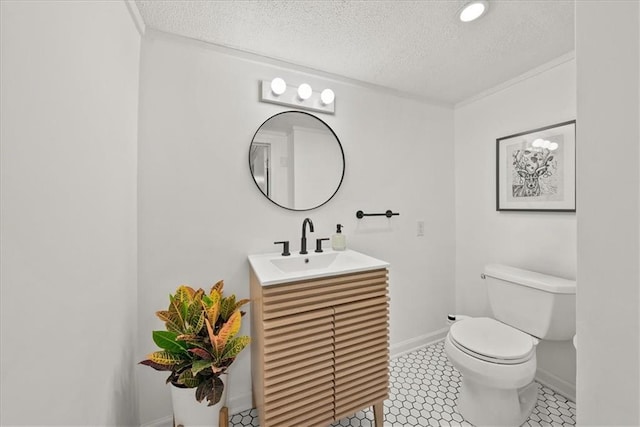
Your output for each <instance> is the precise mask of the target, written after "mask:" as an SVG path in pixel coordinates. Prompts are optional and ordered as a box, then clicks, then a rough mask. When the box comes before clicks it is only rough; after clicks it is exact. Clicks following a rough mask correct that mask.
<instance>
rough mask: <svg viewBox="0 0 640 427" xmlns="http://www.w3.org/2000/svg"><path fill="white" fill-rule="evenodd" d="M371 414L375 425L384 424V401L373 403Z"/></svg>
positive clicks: (377, 426) (378, 426) (381, 426)
mask: <svg viewBox="0 0 640 427" xmlns="http://www.w3.org/2000/svg"><path fill="white" fill-rule="evenodd" d="M373 416H374V418H375V421H376V427H383V426H384V401H380V402H378V403H376V404H375V405H373Z"/></svg>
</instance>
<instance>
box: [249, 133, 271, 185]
mask: <svg viewBox="0 0 640 427" xmlns="http://www.w3.org/2000/svg"><path fill="white" fill-rule="evenodd" d="M270 151H271V145H270V144H263V143H261V142H256V143H253V144H251V151H250V152H249V167H250V168H251V174H252V175H253V179H254V180H255V182H256V184H257V185H258V188H259V189H260V191H262V193H263V194H265V195H266V196H267V197H269V195H270V194H271V191H270V185H269V184H270V183H269V161H270V160H271V153H270Z"/></svg>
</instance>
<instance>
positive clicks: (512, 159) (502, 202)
mask: <svg viewBox="0 0 640 427" xmlns="http://www.w3.org/2000/svg"><path fill="white" fill-rule="evenodd" d="M496 171H497V176H496V210H498V211H551V212H575V211H576V121H575V120H572V121H569V122H563V123H558V124H555V125H551V126H545V127H542V128H539V129H534V130H530V131H527V132H521V133H517V134H515V135H509V136H505V137H503V138H498V139H497V140H496Z"/></svg>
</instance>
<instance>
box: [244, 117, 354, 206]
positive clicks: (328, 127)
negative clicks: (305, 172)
mask: <svg viewBox="0 0 640 427" xmlns="http://www.w3.org/2000/svg"><path fill="white" fill-rule="evenodd" d="M287 113H299V114H306V115H307V116H310V117H313V118H314V119H316V120H319V121H320V122H321V123H322V124H323V125H325V126H326V127H327V129H329V131H331V134H333V137H334V138H335V139H336V141H337V142H338V147H339V148H340V153H341V154H342V176H341V177H340V182H339V183H338V186H337V187H336V191H334V192H333V194H332V195H331V196H330V197H329V198H328V199H327V200H325V201H324V202H322V203H320V204H319V205H317V206H314V207H311V208H307V209H294V208H289V207H287V206H282V205H281V204H279V203H277V202H275V201H273V200H272V199H271V198H270V197H268V196H267V195H266V194H264V192H263V191H262V189H261V188H260V186H259V185H258V183H257V182H256V180H255V179H254V178H253V174H251V145H253V142H254V140H255V139H256V135H258V132H260V129H262V126H264V125H265V123H267V122H268V121H269V120H271V119H273V118H274V117H277V116H279V115H281V114H287ZM248 151H249V153H248V155H247V159H248V161H249V174H250V176H251V179H252V180H253V183H254V184H255V186H256V188H257V189H258V191H259V192H260V194H262V195H263V196H264V197H266V198H267V200H269V201H270V202H271V203H273V204H274V205H276V206H279V207H281V208H283V209H287V210H289V211H295V212H304V211H310V210H313V209H318V208H319V207H320V206H323V205H325V204H327V203H328V202H329V200H331V199H333V197H334V196H335V195H336V193H337V192H338V190H339V189H340V187H341V186H342V181H344V172H345V170H346V167H347V163H346V160H345V155H344V149H343V148H342V143H341V142H340V138H338V135H336V133H335V132H334V131H333V129H331V126H329V125H328V124H327V123H326V122H325V121H324V120H322V119H321V118H320V117H317V116H314V115H313V114H310V113H307V112H305V111H298V110H288V111H282V112H280V113H277V114H274V115H273V116H270V117H269V118H267V119H266V120H265V121H264V122H262V124H261V125H260V126H258V129H257V130H256V131H255V133H254V134H253V137H252V138H251V143H250V144H249V150H248Z"/></svg>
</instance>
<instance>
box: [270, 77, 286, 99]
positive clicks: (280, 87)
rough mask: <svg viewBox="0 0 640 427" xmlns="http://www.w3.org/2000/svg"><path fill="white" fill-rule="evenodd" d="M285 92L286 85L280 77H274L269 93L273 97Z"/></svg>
mask: <svg viewBox="0 0 640 427" xmlns="http://www.w3.org/2000/svg"><path fill="white" fill-rule="evenodd" d="M286 90H287V83H286V82H285V81H284V80H283V79H281V78H280V77H276V78H275V79H273V80H271V92H273V94H274V95H276V96H280V95H282V94H283V93H284V92H285V91H286Z"/></svg>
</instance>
